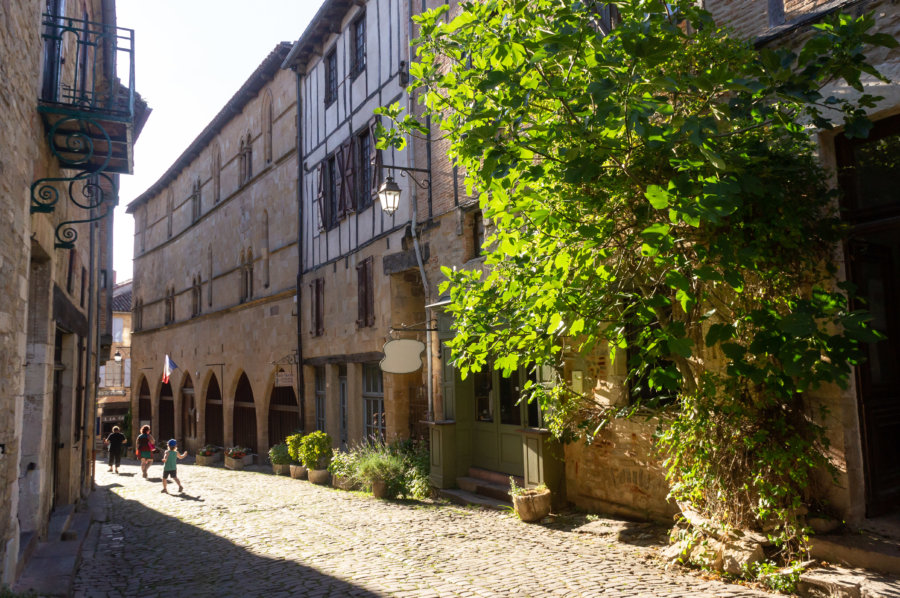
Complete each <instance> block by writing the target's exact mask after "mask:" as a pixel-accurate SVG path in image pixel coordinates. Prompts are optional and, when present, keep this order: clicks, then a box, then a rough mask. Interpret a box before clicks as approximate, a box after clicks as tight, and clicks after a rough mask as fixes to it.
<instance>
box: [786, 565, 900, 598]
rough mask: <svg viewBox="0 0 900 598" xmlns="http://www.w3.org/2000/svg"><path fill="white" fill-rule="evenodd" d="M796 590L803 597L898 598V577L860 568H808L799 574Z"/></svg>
mask: <svg viewBox="0 0 900 598" xmlns="http://www.w3.org/2000/svg"><path fill="white" fill-rule="evenodd" d="M797 593H798V594H799V595H800V596H803V597H804V598H825V597H827V598H900V578H897V577H892V576H887V575H879V574H877V573H873V572H871V571H864V570H862V569H846V568H842V567H828V568H819V569H810V570H809V571H806V572H804V573H803V574H801V575H800V584H799V585H798V587H797Z"/></svg>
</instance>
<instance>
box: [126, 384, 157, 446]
mask: <svg viewBox="0 0 900 598" xmlns="http://www.w3.org/2000/svg"><path fill="white" fill-rule="evenodd" d="M136 388H137V402H138V403H137V409H136V410H135V416H136V419H135V421H136V424H137V425H135V426H134V427H133V428H132V432H134V434H135V436H136V435H137V434H139V433H140V429H141V426H143V425H145V424H146V425H151V423H152V422H153V399H152V397H151V395H150V384H149V382H148V381H147V377H146V376H144V375H143V374H141V376H140V380H139V381H138V384H137V386H136ZM129 440H134V439H133V438H130V439H129Z"/></svg>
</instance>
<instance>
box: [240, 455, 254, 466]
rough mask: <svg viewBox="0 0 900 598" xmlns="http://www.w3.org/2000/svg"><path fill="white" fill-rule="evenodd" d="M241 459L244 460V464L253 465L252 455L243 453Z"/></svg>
mask: <svg viewBox="0 0 900 598" xmlns="http://www.w3.org/2000/svg"><path fill="white" fill-rule="evenodd" d="M241 461H243V462H244V465H253V455H244V457H243V458H242V459H241Z"/></svg>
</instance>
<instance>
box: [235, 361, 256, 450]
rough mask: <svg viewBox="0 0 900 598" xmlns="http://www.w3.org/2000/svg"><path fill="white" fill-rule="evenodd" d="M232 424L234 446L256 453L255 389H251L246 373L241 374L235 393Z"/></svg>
mask: <svg viewBox="0 0 900 598" xmlns="http://www.w3.org/2000/svg"><path fill="white" fill-rule="evenodd" d="M232 424H233V428H232V429H233V430H234V444H235V445H236V446H243V447H249V448H251V449H253V450H254V451H256V450H257V447H256V404H255V403H254V402H253V389H252V388H251V387H250V379H249V378H247V374H245V373H241V377H240V379H239V380H238V384H237V389H235V391H234V416H233V420H232Z"/></svg>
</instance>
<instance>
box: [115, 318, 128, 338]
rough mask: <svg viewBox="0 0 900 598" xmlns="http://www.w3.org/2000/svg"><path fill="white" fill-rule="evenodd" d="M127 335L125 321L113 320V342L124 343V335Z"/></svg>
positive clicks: (120, 319)
mask: <svg viewBox="0 0 900 598" xmlns="http://www.w3.org/2000/svg"><path fill="white" fill-rule="evenodd" d="M124 333H125V321H124V320H122V318H113V330H112V340H113V342H114V343H121V342H122V335H123V334H124Z"/></svg>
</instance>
